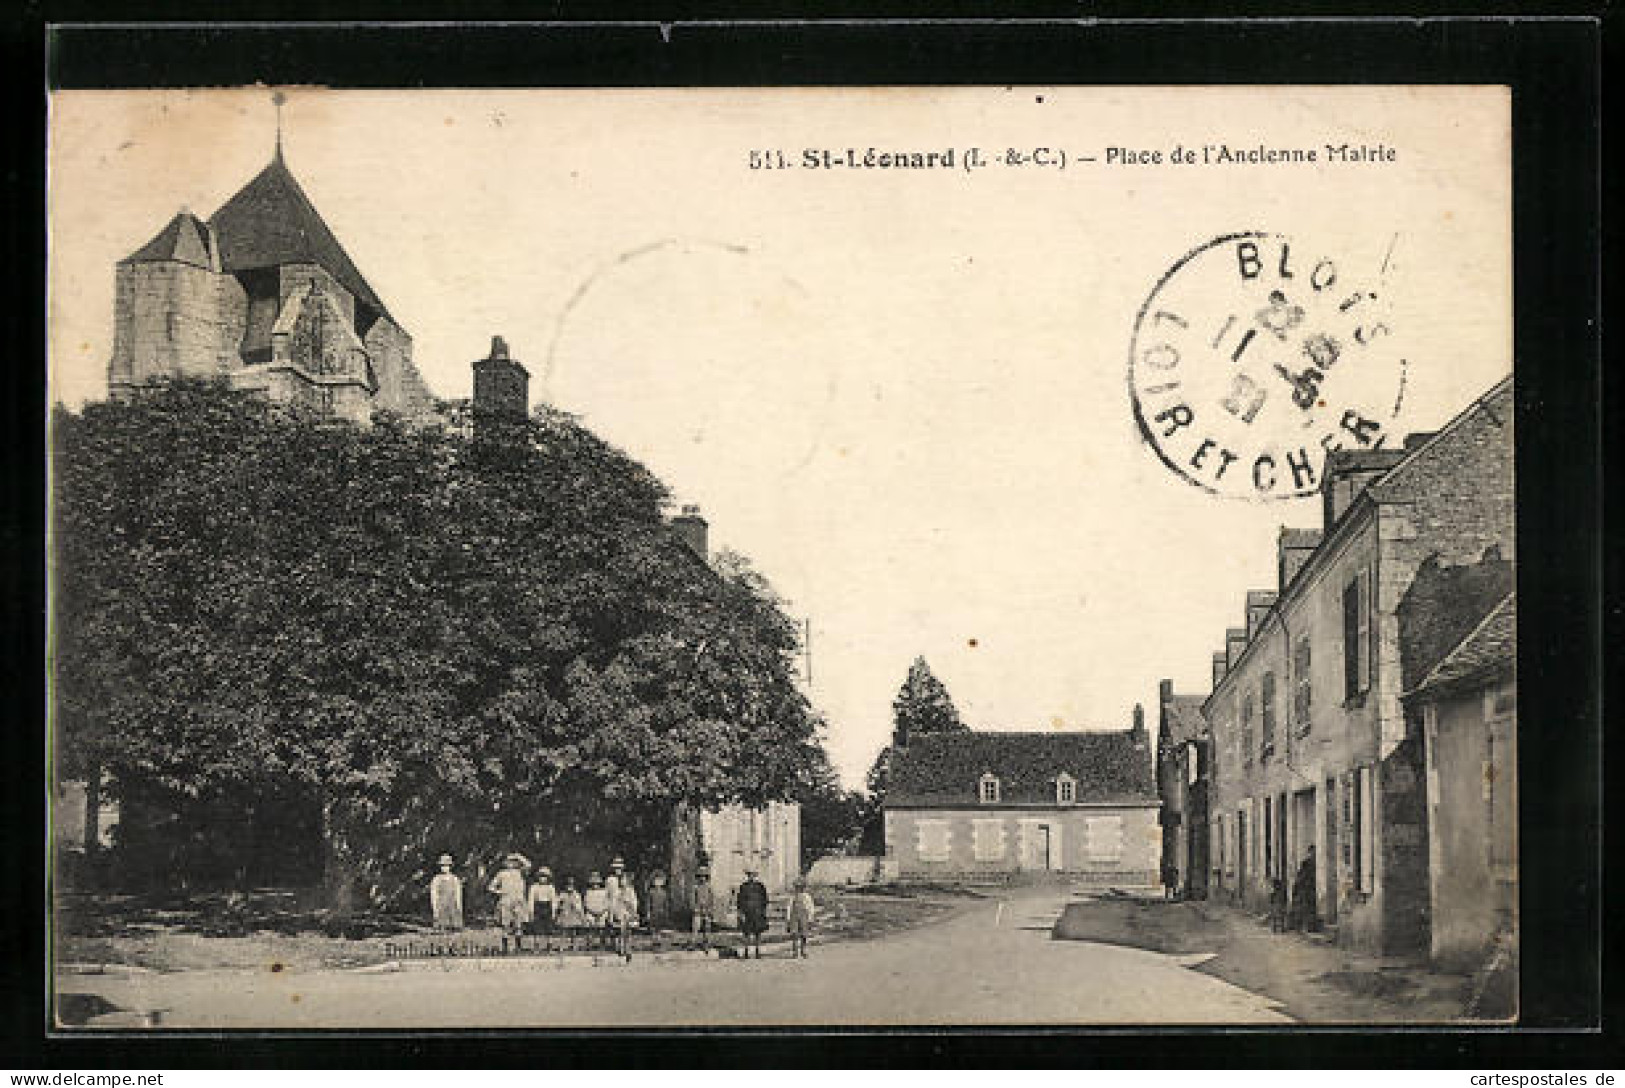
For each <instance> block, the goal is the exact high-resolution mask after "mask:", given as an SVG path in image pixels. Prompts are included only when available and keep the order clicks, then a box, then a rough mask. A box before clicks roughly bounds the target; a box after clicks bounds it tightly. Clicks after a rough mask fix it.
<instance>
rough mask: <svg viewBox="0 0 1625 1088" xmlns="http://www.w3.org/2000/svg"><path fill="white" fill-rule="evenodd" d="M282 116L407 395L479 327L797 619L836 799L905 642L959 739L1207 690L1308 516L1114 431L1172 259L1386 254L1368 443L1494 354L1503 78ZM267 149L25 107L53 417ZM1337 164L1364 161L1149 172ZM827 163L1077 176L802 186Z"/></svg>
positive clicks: (958, 175) (216, 131)
mask: <svg viewBox="0 0 1625 1088" xmlns="http://www.w3.org/2000/svg"><path fill="white" fill-rule="evenodd" d="M285 91H286V93H287V95H288V101H287V103H286V105H285V106H284V107H283V111H282V126H283V146H284V150H285V155H286V159H287V162H288V165H289V167H290V169H291V170H292V171H293V172H294V174H295V175H296V176H297V177H298V178H299V180H300V182H301V184H302V185H303V186H304V188H305V190H306V192H307V193H308V194H309V195H310V197H311V199H312V201H313V202H314V203H315V205H316V207H317V208H318V210H319V211H320V212H321V213H322V215H323V217H324V218H325V219H326V221H327V223H328V225H329V226H330V227H331V228H332V229H333V231H334V233H335V234H336V235H337V236H338V238H339V240H340V241H341V242H342V243H343V245H344V246H345V248H346V250H347V251H348V253H349V254H350V256H351V258H352V259H353V260H354V261H355V263H356V264H357V265H358V267H359V268H360V269H361V271H362V273H363V275H364V276H365V277H366V278H367V280H368V282H369V283H370V284H371V285H372V287H373V289H374V290H375V291H376V292H377V293H378V294H379V296H380V297H381V298H382V299H383V301H384V303H385V305H386V306H388V307H389V309H390V311H391V313H392V314H393V315H394V316H395V317H396V319H397V320H398V321H399V322H400V323H401V324H402V325H403V326H404V327H405V328H406V330H407V331H408V332H409V333H410V334H411V335H412V337H413V340H414V358H415V361H416V363H417V366H418V368H419V369H420V371H421V372H422V373H423V375H424V378H425V379H426V381H427V382H428V384H429V385H430V387H431V388H432V389H433V390H434V392H435V393H437V394H438V395H440V396H444V397H460V396H466V395H467V394H468V391H469V384H470V370H469V364H470V363H471V362H472V361H473V360H475V359H477V358H480V357H481V356H483V355H484V354H485V353H486V351H487V349H488V347H489V344H490V339H491V337H492V336H493V335H497V334H500V335H502V336H503V337H504V338H505V339H506V340H507V341H508V343H509V345H510V347H511V349H512V352H513V354H514V356H515V357H516V358H518V359H520V360H521V361H522V362H524V363H525V365H526V366H527V367H528V368H529V370H530V373H531V375H532V380H531V395H532V399H533V401H536V402H543V401H545V402H547V403H550V404H553V405H554V406H556V407H558V408H562V409H564V410H566V411H569V412H573V413H576V414H578V415H579V416H580V417H581V418H582V419H583V421H584V422H585V423H586V424H587V425H588V426H589V427H591V428H592V429H594V430H595V431H597V432H598V433H599V434H601V435H602V436H604V437H605V438H607V439H608V440H610V441H612V442H613V443H615V444H616V445H618V446H620V447H621V448H622V449H624V450H626V451H627V452H628V453H629V454H631V455H632V456H634V457H636V458H637V459H638V460H640V461H642V462H643V463H644V464H646V465H648V466H649V467H650V468H651V469H652V470H653V471H654V472H655V473H656V474H657V475H659V476H660V477H661V478H662V479H663V480H664V481H665V482H666V483H667V485H668V486H669V487H670V488H671V490H672V492H673V495H674V499H675V501H677V502H678V503H695V504H698V505H699V506H700V507H701V508H702V510H703V512H704V514H705V516H706V518H707V519H708V520H709V522H710V525H711V541H712V545H713V548H718V549H720V548H730V549H733V550H736V551H738V552H741V553H743V554H744V555H746V556H748V557H749V558H750V560H751V561H752V562H753V564H754V565H755V566H756V568H757V569H758V570H759V571H761V572H762V573H763V574H764V575H765V576H766V577H767V578H768V579H769V581H770V582H771V583H772V584H773V585H774V587H775V588H776V589H777V591H778V592H779V593H780V594H781V595H782V596H783V597H784V598H785V599H786V601H787V607H788V609H789V611H790V612H791V613H792V614H793V615H794V616H795V617H797V618H798V619H800V620H804V621H806V622H807V623H808V624H809V625H810V630H811V654H810V658H811V680H810V684H809V694H810V696H811V698H812V701H813V703H814V705H815V706H816V707H817V708H818V709H819V711H820V712H821V713H822V714H823V716H824V717H825V719H826V721H827V723H828V734H827V743H828V747H829V749H830V751H831V754H832V756H833V757H834V759H835V762H836V764H837V766H838V768H839V769H840V770H841V772H842V774H843V777H844V778H845V779H846V780H847V781H848V782H849V783H851V784H853V785H857V784H860V783H861V781H862V776H863V773H864V771H865V770H866V769H867V767H868V765H869V763H870V762H871V761H872V760H873V758H874V756H875V754H876V753H877V752H878V750H879V749H880V748H881V746H882V745H884V744H885V743H886V742H887V739H888V737H889V735H890V730H891V721H890V714H891V700H892V698H893V696H894V695H895V694H896V692H897V689H898V687H899V686H900V685H901V684H902V682H903V679H904V676H905V675H906V673H907V670H908V666H909V663H910V662H911V661H912V660H913V659H914V658H915V657H916V656H924V657H925V658H926V659H927V661H928V662H929V663H930V665H931V667H932V669H933V671H934V672H935V673H936V674H937V675H938V677H940V678H941V679H942V681H943V682H944V683H945V684H946V685H947V687H948V690H949V692H950V693H951V694H952V696H953V698H954V700H955V702H956V704H957V705H958V707H959V709H960V712H961V715H962V716H963V718H964V719H965V721H966V722H967V723H968V724H970V725H972V726H973V727H975V728H986V729H1025V730H1034V729H1113V728H1126V727H1127V726H1128V724H1129V722H1130V720H1131V719H1130V715H1131V709H1132V707H1133V706H1134V704H1136V703H1141V704H1144V706H1145V707H1146V708H1147V717H1148V721H1150V722H1151V723H1152V725H1153V728H1154V724H1155V715H1156V702H1157V684H1158V680H1159V679H1160V678H1163V677H1167V678H1171V679H1172V680H1173V681H1174V683H1175V686H1176V688H1177V689H1178V690H1180V691H1181V692H1186V693H1191V694H1205V693H1206V692H1207V691H1208V689H1209V687H1210V655H1211V653H1212V652H1213V651H1214V650H1215V649H1219V648H1221V647H1222V645H1223V635H1224V629H1225V628H1226V627H1227V626H1236V625H1238V624H1239V623H1240V622H1241V618H1242V599H1243V595H1244V593H1245V592H1246V591H1247V590H1248V589H1273V588H1274V583H1275V539H1276V533H1277V531H1278V529H1279V527H1280V526H1282V525H1290V526H1295V527H1316V526H1318V524H1319V520H1320V508H1319V503H1318V500H1316V499H1296V500H1286V501H1268V502H1265V501H1258V500H1256V499H1247V498H1235V497H1226V496H1221V495H1215V494H1211V493H1208V492H1206V491H1203V490H1201V489H1199V488H1196V487H1193V486H1191V485H1190V484H1189V483H1188V482H1187V481H1185V480H1184V479H1182V478H1180V477H1179V476H1177V475H1176V474H1175V473H1173V472H1172V471H1170V469H1169V468H1168V467H1167V466H1166V465H1165V464H1164V463H1163V462H1162V461H1161V460H1160V459H1159V458H1158V457H1156V456H1155V455H1154V454H1153V452H1152V451H1151V450H1150V449H1149V448H1148V447H1147V445H1146V444H1145V443H1144V442H1143V441H1142V439H1141V435H1140V432H1139V430H1138V428H1137V425H1136V423H1135V420H1134V414H1133V409H1132V405H1131V402H1130V395H1129V384H1128V381H1127V373H1128V366H1129V357H1130V351H1131V338H1132V336H1133V332H1134V327H1135V319H1136V315H1137V314H1138V312H1139V310H1140V308H1141V306H1142V305H1143V304H1145V303H1146V300H1147V297H1148V295H1149V294H1150V293H1151V291H1152V288H1153V287H1154V286H1155V285H1156V284H1157V283H1158V281H1159V279H1160V278H1161V277H1162V276H1163V274H1164V273H1165V272H1167V271H1168V270H1169V268H1170V267H1171V266H1172V265H1174V263H1175V262H1176V261H1177V260H1178V259H1179V258H1180V257H1181V256H1182V255H1184V254H1186V253H1187V252H1189V251H1190V250H1192V249H1193V248H1194V247H1197V246H1200V245H1201V244H1203V243H1204V242H1206V241H1208V240H1210V239H1212V238H1215V237H1217V236H1220V235H1223V234H1228V233H1231V232H1235V231H1243V230H1265V231H1270V232H1276V233H1279V234H1281V235H1283V236H1286V237H1289V238H1291V239H1292V240H1293V244H1294V245H1295V246H1297V247H1299V252H1301V253H1324V254H1328V255H1335V256H1336V259H1337V261H1338V266H1339V268H1340V269H1342V270H1343V274H1344V275H1345V276H1347V277H1348V279H1349V281H1350V282H1353V281H1355V280H1356V279H1362V276H1363V277H1366V278H1370V279H1371V280H1372V282H1375V277H1376V275H1377V271H1378V269H1379V267H1381V268H1385V269H1386V271H1385V272H1384V274H1383V277H1382V282H1383V284H1384V294H1385V305H1386V306H1388V307H1389V310H1388V311H1387V313H1388V320H1389V323H1390V325H1391V327H1392V329H1393V335H1394V340H1393V343H1394V344H1396V345H1399V346H1400V350H1402V351H1403V355H1404V358H1405V359H1406V367H1405V369H1404V395H1403V398H1402V399H1400V401H1399V404H1400V407H1399V411H1398V415H1397V417H1396V418H1395V419H1393V420H1392V421H1391V424H1390V427H1391V429H1392V430H1394V431H1397V432H1399V433H1404V432H1406V431H1418V430H1432V429H1436V428H1437V427H1438V426H1440V425H1441V424H1443V423H1444V422H1446V421H1447V420H1448V419H1450V418H1451V417H1452V416H1453V415H1455V414H1456V413H1457V412H1458V411H1460V410H1461V409H1462V408H1464V407H1465V406H1466V405H1467V404H1468V403H1470V402H1471V401H1472V400H1473V399H1474V398H1476V397H1477V396H1479V395H1480V394H1482V393H1483V392H1484V391H1486V390H1487V389H1488V388H1489V387H1490V386H1491V385H1493V384H1494V383H1495V382H1496V381H1498V380H1499V379H1500V378H1502V377H1504V376H1505V375H1506V374H1508V373H1510V371H1511V369H1512V358H1511V226H1510V222H1511V205H1510V176H1509V128H1508V116H1509V115H1508V108H1509V97H1508V94H1507V92H1506V91H1505V89H1503V88H1369V87H1366V88H1354V87H1348V88H1294V89H1281V88H1274V89H1269V88H1246V87H1239V88H1225V89H1217V88H1034V87H1021V88H912V89H909V88H892V89H847V90H832V89H805V90H796V89H789V90H657V91H648V90H614V91H605V90H546V91H499V92H491V91H458V90H447V91H433V90H412V91H365V92H363V91H329V90H322V89H316V88H286V89H285ZM276 124H277V122H276V111H275V108H274V107H273V106H272V104H271V93H270V91H269V90H268V89H266V88H248V89H238V90H209V91H162V92H159V91H119V92H66V93H57V94H55V95H53V98H52V103H51V128H50V141H51V147H50V169H51V174H50V188H49V202H50V208H49V214H50V278H49V284H50V301H49V306H50V310H49V320H50V353H51V357H50V360H49V366H50V395H51V398H52V399H53V400H60V401H62V402H64V403H66V404H68V405H70V406H75V405H78V404H82V403H84V402H85V401H86V400H94V399H99V398H101V397H103V396H105V393H106V385H105V377H106V365H107V360H108V355H109V352H110V350H111V345H112V314H113V282H114V264H115V262H116V261H117V260H119V259H120V258H121V257H123V256H125V255H127V254H128V253H130V252H132V251H133V250H135V249H136V248H137V247H139V246H140V245H142V244H143V243H145V242H146V241H147V240H148V239H149V238H151V237H152V236H153V235H154V234H156V233H157V232H158V230H159V229H160V228H162V227H163V226H164V224H165V223H166V222H167V221H168V220H169V218H170V217H171V216H173V215H174V214H175V212H176V211H178V210H179V209H181V208H182V207H186V208H188V209H190V210H191V211H193V212H194V213H196V214H198V215H200V216H203V217H205V218H206V217H207V216H208V215H209V214H211V213H212V212H213V211H214V210H215V209H216V208H217V207H219V206H220V204H222V203H223V202H224V201H225V200H226V199H227V198H229V197H230V196H231V195H232V194H233V193H234V192H236V191H237V190H238V189H239V188H240V187H241V186H242V185H244V184H245V183H246V182H247V181H248V180H249V179H250V178H252V177H253V176H254V175H255V174H256V173H258V172H259V170H261V169H262V168H263V167H264V166H265V164H266V163H267V162H268V161H269V159H270V157H271V153H272V148H273V146H274V141H275V132H276ZM1345 142H1348V143H1353V144H1358V145H1362V146H1363V145H1368V144H1378V143H1381V144H1384V145H1386V146H1387V147H1389V148H1392V149H1393V150H1394V152H1395V158H1394V161H1392V162H1377V163H1370V162H1367V163H1346V162H1345V163H1329V162H1325V161H1324V157H1322V161H1320V162H1317V163H1315V164H1291V165H1279V164H1277V165H1268V164H1257V165H1254V164H1245V163H1244V164H1229V165H1225V166H1222V167H1221V166H1212V167H1203V166H1175V165H1172V164H1169V163H1168V162H1167V161H1166V155H1167V153H1168V151H1169V150H1171V149H1172V148H1173V147H1175V146H1184V147H1196V146H1201V145H1204V144H1214V145H1216V144H1219V143H1224V144H1227V145H1229V146H1231V147H1233V148H1241V149H1245V148H1256V147H1258V146H1260V145H1265V146H1268V147H1272V148H1273V147H1323V146H1324V145H1326V144H1341V143H1345ZM848 147H852V148H855V149H856V152H857V156H858V158H860V159H861V158H862V156H863V155H864V153H865V151H867V150H868V149H869V148H871V147H872V148H875V149H876V150H877V151H899V150H901V151H919V152H925V151H931V150H938V151H940V150H942V149H946V148H950V147H951V148H955V149H956V151H957V153H958V160H957V161H958V163H959V164H960V165H961V166H962V163H963V157H964V151H965V149H967V148H969V147H978V148H981V149H982V154H983V155H984V156H992V155H994V154H999V153H1003V152H1004V151H1005V150H1006V149H1008V148H1015V149H1022V150H1032V149H1036V148H1040V147H1047V148H1050V149H1052V150H1060V149H1065V150H1068V151H1069V156H1070V157H1069V165H1068V166H1067V167H1066V168H1065V169H1061V168H1056V167H1033V166H1022V167H1011V166H1006V165H1002V164H996V165H992V166H989V167H986V168H983V169H980V170H974V171H967V170H964V169H962V168H960V169H954V170H913V171H898V170H879V169H874V170H862V169H856V170H852V169H842V170H823V169H817V170H814V169H806V168H804V167H803V166H801V165H800V163H801V151H802V149H804V148H818V149H822V148H829V149H832V150H834V151H836V152H837V153H844V150H845V149H846V148H848ZM1112 147H1122V148H1127V149H1133V150H1152V149H1161V150H1162V151H1163V152H1164V156H1165V159H1164V162H1163V163H1161V164H1144V165H1119V164H1118V163H1115V162H1110V163H1109V162H1108V157H1109V156H1108V149H1109V148H1112ZM752 150H757V151H773V150H782V151H784V152H785V154H786V157H787V159H788V160H789V161H790V162H793V163H796V164H797V165H796V166H795V167H794V168H792V169H783V170H779V169H772V170H752V169H751V168H750V153H751V151H752ZM1086 155H1090V156H1093V157H1094V158H1095V159H1096V161H1095V162H1093V163H1084V162H1080V161H1078V157H1079V156H1086ZM1119 157H1121V156H1119Z"/></svg>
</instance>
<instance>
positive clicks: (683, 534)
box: [671, 503, 710, 559]
mask: <svg viewBox="0 0 1625 1088" xmlns="http://www.w3.org/2000/svg"><path fill="white" fill-rule="evenodd" d="M671 527H672V528H673V529H675V530H677V535H678V537H680V538H681V539H682V541H683V543H684V544H687V545H688V546H689V548H690V550H692V551H693V552H694V554H695V555H697V556H699V557H700V558H701V559H708V558H709V557H710V551H709V548H710V542H709V540H708V539H707V537H708V536H709V535H710V531H709V530H710V526H709V525H708V524H707V523H706V520H705V519H704V518H703V517H701V516H700V508H699V507H698V506H695V505H694V504H692V503H690V504H688V505H687V506H684V507H683V512H682V513H681V514H678V515H677V516H676V517H674V518H672V519H671Z"/></svg>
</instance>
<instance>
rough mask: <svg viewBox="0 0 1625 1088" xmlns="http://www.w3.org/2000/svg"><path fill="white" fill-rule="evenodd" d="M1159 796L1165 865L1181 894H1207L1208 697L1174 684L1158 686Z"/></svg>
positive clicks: (1165, 683) (1166, 683) (1189, 896)
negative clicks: (1188, 692)
mask: <svg viewBox="0 0 1625 1088" xmlns="http://www.w3.org/2000/svg"><path fill="white" fill-rule="evenodd" d="M1158 694H1159V699H1158V714H1157V719H1158V720H1157V796H1158V797H1159V798H1160V799H1161V801H1162V808H1161V811H1160V814H1159V819H1160V821H1161V823H1162V864H1163V868H1165V869H1170V868H1171V869H1172V871H1173V874H1174V882H1175V883H1174V886H1175V888H1177V889H1178V892H1179V894H1180V896H1182V897H1184V898H1188V899H1202V898H1205V897H1206V896H1207V875H1208V857H1207V852H1208V831H1207V805H1208V798H1207V794H1208V786H1209V783H1208V779H1209V775H1208V747H1209V738H1208V729H1207V719H1206V718H1203V717H1202V703H1203V702H1204V697H1203V696H1200V695H1177V694H1175V693H1174V683H1173V681H1172V680H1164V681H1162V682H1161V684H1160V685H1159V691H1158Z"/></svg>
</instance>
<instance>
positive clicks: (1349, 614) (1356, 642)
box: [1343, 570, 1371, 700]
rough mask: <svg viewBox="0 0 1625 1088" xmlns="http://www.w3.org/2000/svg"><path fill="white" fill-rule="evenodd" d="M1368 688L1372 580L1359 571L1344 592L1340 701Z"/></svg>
mask: <svg viewBox="0 0 1625 1088" xmlns="http://www.w3.org/2000/svg"><path fill="white" fill-rule="evenodd" d="M1370 687H1371V576H1370V572H1368V571H1363V570H1362V571H1360V572H1359V573H1358V574H1356V575H1355V576H1354V577H1353V578H1352V579H1350V580H1349V584H1348V585H1347V586H1345V587H1344V588H1343V698H1345V699H1351V700H1352V699H1357V698H1358V697H1359V696H1361V695H1363V694H1364V693H1365V692H1366V690H1367V689H1369V688H1370Z"/></svg>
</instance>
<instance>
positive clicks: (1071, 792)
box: [1055, 773, 1078, 805]
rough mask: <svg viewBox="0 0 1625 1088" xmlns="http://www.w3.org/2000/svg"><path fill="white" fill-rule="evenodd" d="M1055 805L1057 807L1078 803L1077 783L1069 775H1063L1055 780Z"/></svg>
mask: <svg viewBox="0 0 1625 1088" xmlns="http://www.w3.org/2000/svg"><path fill="white" fill-rule="evenodd" d="M1055 803H1056V804H1058V805H1075V804H1077V803H1078V783H1077V780H1076V779H1074V778H1073V777H1072V776H1071V775H1069V774H1065V773H1063V774H1062V775H1061V776H1060V777H1058V778H1057V779H1056V780H1055Z"/></svg>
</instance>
